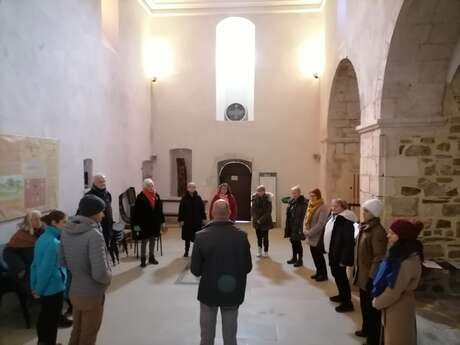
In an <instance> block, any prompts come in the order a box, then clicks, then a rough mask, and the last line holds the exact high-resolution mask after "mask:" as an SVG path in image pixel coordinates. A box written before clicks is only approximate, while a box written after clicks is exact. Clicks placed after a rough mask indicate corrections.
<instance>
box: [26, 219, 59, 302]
mask: <svg viewBox="0 0 460 345" xmlns="http://www.w3.org/2000/svg"><path fill="white" fill-rule="evenodd" d="M60 235H61V232H60V230H58V229H56V228H55V227H52V226H47V227H46V230H45V233H44V234H43V235H42V236H40V238H39V239H38V240H37V242H36V243H35V251H34V261H33V262H32V267H31V271H30V287H31V289H32V291H33V292H34V293H36V294H37V295H39V296H50V295H54V294H57V293H59V292H62V291H65V289H66V286H67V285H66V284H67V270H66V269H65V268H64V267H62V266H61V265H60V263H59V245H60V241H59V237H60Z"/></svg>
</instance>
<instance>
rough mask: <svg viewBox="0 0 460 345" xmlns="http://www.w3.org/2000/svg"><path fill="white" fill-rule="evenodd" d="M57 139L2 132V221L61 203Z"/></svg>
mask: <svg viewBox="0 0 460 345" xmlns="http://www.w3.org/2000/svg"><path fill="white" fill-rule="evenodd" d="M58 153H59V150H58V142H57V141H56V140H53V139H45V138H31V137H19V136H10V135H0V161H1V164H0V221H6V220H11V219H14V218H18V217H22V216H23V215H24V214H25V212H26V211H27V210H31V209H38V210H41V211H46V210H49V209H52V208H57V205H58V190H59V188H58V182H59V172H58Z"/></svg>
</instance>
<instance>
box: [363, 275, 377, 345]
mask: <svg viewBox="0 0 460 345" xmlns="http://www.w3.org/2000/svg"><path fill="white" fill-rule="evenodd" d="M371 287H372V280H370V283H369V284H368V285H367V289H366V290H362V289H359V301H360V304H361V315H362V317H363V328H362V330H363V332H364V334H366V335H367V342H366V343H367V345H379V344H380V329H381V319H380V318H381V312H380V310H377V309H375V308H374V307H373V306H372V298H373V297H372V294H371Z"/></svg>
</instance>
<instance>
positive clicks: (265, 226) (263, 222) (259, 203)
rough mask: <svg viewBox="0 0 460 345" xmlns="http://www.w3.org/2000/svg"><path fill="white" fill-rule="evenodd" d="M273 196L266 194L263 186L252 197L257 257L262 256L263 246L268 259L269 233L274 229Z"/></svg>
mask: <svg viewBox="0 0 460 345" xmlns="http://www.w3.org/2000/svg"><path fill="white" fill-rule="evenodd" d="M272 196H273V194H271V193H267V192H266V190H265V186H263V185H260V186H259V187H257V189H256V192H255V193H254V194H253V195H252V200H251V202H252V204H251V215H252V226H253V227H254V229H255V230H256V235H257V247H258V248H257V257H261V256H262V245H263V246H264V257H268V246H269V241H268V232H269V230H270V229H272V228H273V220H272V200H271V199H272Z"/></svg>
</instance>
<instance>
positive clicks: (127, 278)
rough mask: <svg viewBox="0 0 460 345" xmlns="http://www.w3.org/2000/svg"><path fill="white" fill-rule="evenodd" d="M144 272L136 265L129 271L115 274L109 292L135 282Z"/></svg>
mask: <svg viewBox="0 0 460 345" xmlns="http://www.w3.org/2000/svg"><path fill="white" fill-rule="evenodd" d="M142 274H143V271H142V268H141V267H139V266H135V267H133V268H131V269H129V270H127V271H124V272H121V273H118V274H115V275H113V277H112V283H111V284H110V288H109V292H115V291H117V290H119V289H121V288H122V287H124V286H125V285H127V284H129V283H131V282H133V281H134V280H136V279H137V278H139V277H140V276H141V275H142Z"/></svg>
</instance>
